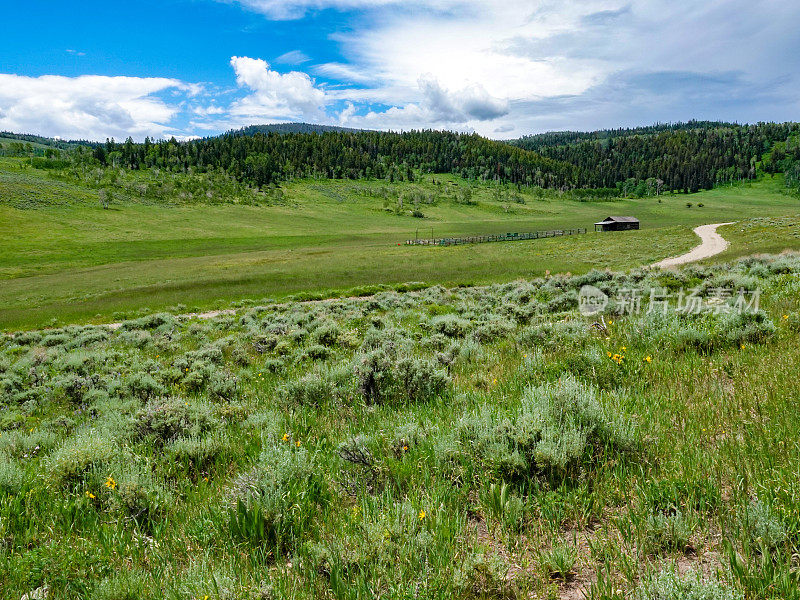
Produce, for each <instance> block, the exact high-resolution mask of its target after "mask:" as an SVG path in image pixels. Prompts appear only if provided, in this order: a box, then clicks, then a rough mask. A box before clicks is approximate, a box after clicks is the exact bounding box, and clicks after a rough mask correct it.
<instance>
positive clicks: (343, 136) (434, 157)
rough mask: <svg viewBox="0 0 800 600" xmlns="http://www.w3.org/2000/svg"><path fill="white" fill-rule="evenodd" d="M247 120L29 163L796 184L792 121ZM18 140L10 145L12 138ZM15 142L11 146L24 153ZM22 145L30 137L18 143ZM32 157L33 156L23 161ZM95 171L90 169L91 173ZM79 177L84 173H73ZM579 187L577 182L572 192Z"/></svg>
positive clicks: (80, 167) (277, 179) (555, 180)
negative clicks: (405, 123) (521, 130)
mask: <svg viewBox="0 0 800 600" xmlns="http://www.w3.org/2000/svg"><path fill="white" fill-rule="evenodd" d="M316 127H317V126H313V125H309V124H304V123H297V124H285V126H280V127H277V128H276V127H273V126H251V127H248V128H244V129H241V130H236V131H230V132H228V133H226V134H223V135H221V136H217V137H211V138H204V139H198V140H193V141H188V142H178V141H176V140H175V139H174V138H173V139H171V140H158V141H154V140H150V139H149V138H148V139H146V140H145V141H144V143H134V142H133V140H131V139H128V140H127V141H125V142H124V143H118V142H115V141H114V140H113V139H112V140H107V141H106V143H104V144H102V143H99V144H98V143H94V144H84V145H80V146H78V147H77V148H75V149H70V150H68V151H65V152H59V151H54V150H51V149H48V152H47V153H46V154H45V158H41V154H42V151H41V150H39V151H38V152H34V153H32V155H33V154H39V156H40V158H38V159H36V162H37V166H39V167H44V168H52V169H61V170H69V171H70V172H71V173H73V174H75V173H78V172H80V173H81V174H85V173H87V172H88V171H87V167H92V168H93V169H96V168H100V169H107V168H111V169H127V170H131V171H141V170H147V169H154V170H156V171H168V172H182V173H193V174H201V173H211V174H213V176H215V177H217V176H220V175H224V176H225V177H228V178H232V179H234V180H236V181H238V182H240V183H242V184H245V185H248V186H252V187H254V188H264V187H267V186H272V187H274V186H275V185H278V184H280V183H281V182H283V181H290V180H292V179H296V178H318V179H361V178H367V179H385V180H386V181H389V182H394V181H414V179H415V178H416V177H419V175H420V174H424V173H450V174H454V175H458V176H461V177H464V178H466V179H469V180H482V181H496V182H499V183H501V184H511V185H516V186H535V187H540V188H549V189H556V190H585V191H586V193H590V194H597V195H600V196H603V197H609V196H639V197H641V196H651V195H652V196H655V195H659V194H662V193H664V192H669V191H675V192H687V193H689V192H696V191H699V190H701V189H710V188H713V187H714V186H715V185H719V184H724V183H731V182H735V181H742V180H747V179H754V178H755V177H756V176H757V175H758V173H759V172H761V173H767V174H775V173H779V172H780V173H785V174H786V182H787V186H788V187H790V188H792V189H795V190H798V189H800V143H798V139H800V124H798V123H783V124H777V123H759V124H756V125H738V124H730V123H721V122H708V121H702V122H701V121H690V122H688V123H677V124H658V125H653V126H649V127H640V128H634V129H616V130H602V131H596V132H588V133H582V132H553V133H546V134H540V135H535V136H528V137H524V138H520V139H518V140H513V141H511V142H509V143H506V142H499V141H493V140H489V139H487V138H484V137H481V136H479V135H476V134H462V133H454V132H447V131H432V130H425V131H410V132H405V133H392V132H378V131H357V130H339V129H336V128H324V129H316ZM16 146H19V148H17V147H16ZM22 147H23V145H22V144H21V143H17V144H16V145H15V154H16V155H20V152H22V153H23V154H24V150H23V149H22ZM26 147H28V148H29V146H26ZM32 160H33V159H32ZM92 176H93V177H95V179H99V178H98V177H96V175H92ZM82 178H83V175H82ZM576 193H577V192H576Z"/></svg>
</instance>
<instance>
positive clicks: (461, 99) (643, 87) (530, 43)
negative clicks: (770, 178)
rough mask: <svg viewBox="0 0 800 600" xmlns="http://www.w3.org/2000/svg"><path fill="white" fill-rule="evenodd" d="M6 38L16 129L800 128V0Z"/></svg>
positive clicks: (198, 15)
mask: <svg viewBox="0 0 800 600" xmlns="http://www.w3.org/2000/svg"><path fill="white" fill-rule="evenodd" d="M8 4H9V5H8V6H4V8H3V18H2V20H0V130H9V131H15V132H26V133H36V134H40V135H47V136H59V137H63V138H69V139H78V138H81V139H101V140H102V139H105V138H106V137H112V136H113V137H115V138H117V139H121V138H125V137H127V136H129V135H130V136H132V137H133V138H134V139H137V140H140V139H143V138H144V137H145V136H148V135H149V136H151V137H155V138H161V137H168V136H172V135H174V136H176V137H179V138H188V137H192V136H206V135H212V134H216V133H220V132H223V131H226V130H228V129H231V128H237V127H241V126H244V125H250V124H254V123H273V122H280V121H306V122H314V123H325V124H341V125H345V126H349V127H363V128H371V129H392V130H401V129H412V128H417V129H419V128H436V129H455V130H460V131H477V132H478V133H480V134H483V135H486V136H489V137H493V138H509V137H516V136H519V135H523V134H527V133H536V132H541V131H548V130H558V129H580V130H591V129H599V128H606V127H620V126H633V125H641V124H650V123H654V122H657V121H661V122H664V121H678V120H687V119H691V118H696V119H722V120H735V121H739V122H756V121H766V120H776V121H786V120H798V119H800V2H796V1H794V0H791V1H790V0H497V1H493V0H427V1H424V2H423V1H422V0H157V1H156V0H152V1H151V0H140V1H138V2H135V3H133V2H126V3H123V2H108V1H107V0H106V1H105V2H96V1H95V0H80V1H78V0H73V1H72V2H63V1H61V2H58V1H54V0H28V1H27V2H25V3H21V2H15V3H8Z"/></svg>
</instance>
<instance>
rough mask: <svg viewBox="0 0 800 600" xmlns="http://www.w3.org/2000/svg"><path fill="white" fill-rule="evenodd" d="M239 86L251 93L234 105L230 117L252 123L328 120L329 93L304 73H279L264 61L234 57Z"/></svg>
mask: <svg viewBox="0 0 800 600" xmlns="http://www.w3.org/2000/svg"><path fill="white" fill-rule="evenodd" d="M231 66H232V67H233V70H234V72H235V73H236V82H237V83H238V84H239V86H240V87H246V88H248V89H249V90H250V93H249V94H248V95H246V96H245V97H243V98H240V99H238V100H236V101H235V102H233V104H231V106H230V109H229V112H230V115H231V116H232V117H234V118H236V119H239V120H242V119H250V120H252V122H265V121H269V120H275V119H277V120H286V119H301V120H307V119H312V118H324V110H325V103H326V97H325V92H324V91H323V90H322V89H321V88H320V87H319V86H317V85H316V83H315V82H314V80H313V79H311V77H310V76H309V75H308V74H307V73H303V72H301V71H290V72H289V73H279V72H278V71H274V70H272V69H271V68H270V66H269V63H267V61H265V60H262V59H260V58H249V57H246V56H234V57H233V58H231Z"/></svg>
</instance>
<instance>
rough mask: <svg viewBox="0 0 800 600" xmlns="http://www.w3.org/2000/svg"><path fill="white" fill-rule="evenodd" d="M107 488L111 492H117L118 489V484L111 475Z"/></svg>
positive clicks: (106, 484)
mask: <svg viewBox="0 0 800 600" xmlns="http://www.w3.org/2000/svg"><path fill="white" fill-rule="evenodd" d="M105 486H106V487H107V488H108V489H110V490H115V489H117V482H116V481H114V478H113V477H111V475H109V476H108V479H106V483H105Z"/></svg>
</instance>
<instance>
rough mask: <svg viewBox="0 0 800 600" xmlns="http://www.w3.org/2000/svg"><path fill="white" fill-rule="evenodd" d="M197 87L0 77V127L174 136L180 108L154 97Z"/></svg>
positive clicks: (136, 80)
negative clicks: (176, 116)
mask: <svg viewBox="0 0 800 600" xmlns="http://www.w3.org/2000/svg"><path fill="white" fill-rule="evenodd" d="M167 90H175V91H179V92H182V93H190V94H191V93H195V92H196V89H194V88H191V87H190V86H186V85H185V84H183V83H182V82H180V81H178V80H176V79H165V78H160V77H144V78H142V77H106V76H99V75H83V76H80V77H63V76H56V75H43V76H41V77H25V76H22V75H11V74H0V129H4V130H9V131H16V132H27V133H36V134H41V135H48V136H58V137H61V138H65V139H80V138H82V139H93V140H102V139H105V138H106V137H116V138H125V137H127V136H129V135H130V136H133V137H135V138H137V139H140V138H143V137H144V136H147V135H149V136H151V137H165V136H169V135H172V134H173V133H174V131H173V129H172V128H171V127H170V125H169V123H170V121H171V120H172V118H173V117H174V116H175V115H176V114H177V112H178V111H179V110H180V109H179V107H178V106H177V105H176V104H170V103H168V102H167V101H165V100H164V99H162V98H160V97H158V96H156V94H158V93H160V92H164V91H167Z"/></svg>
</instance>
